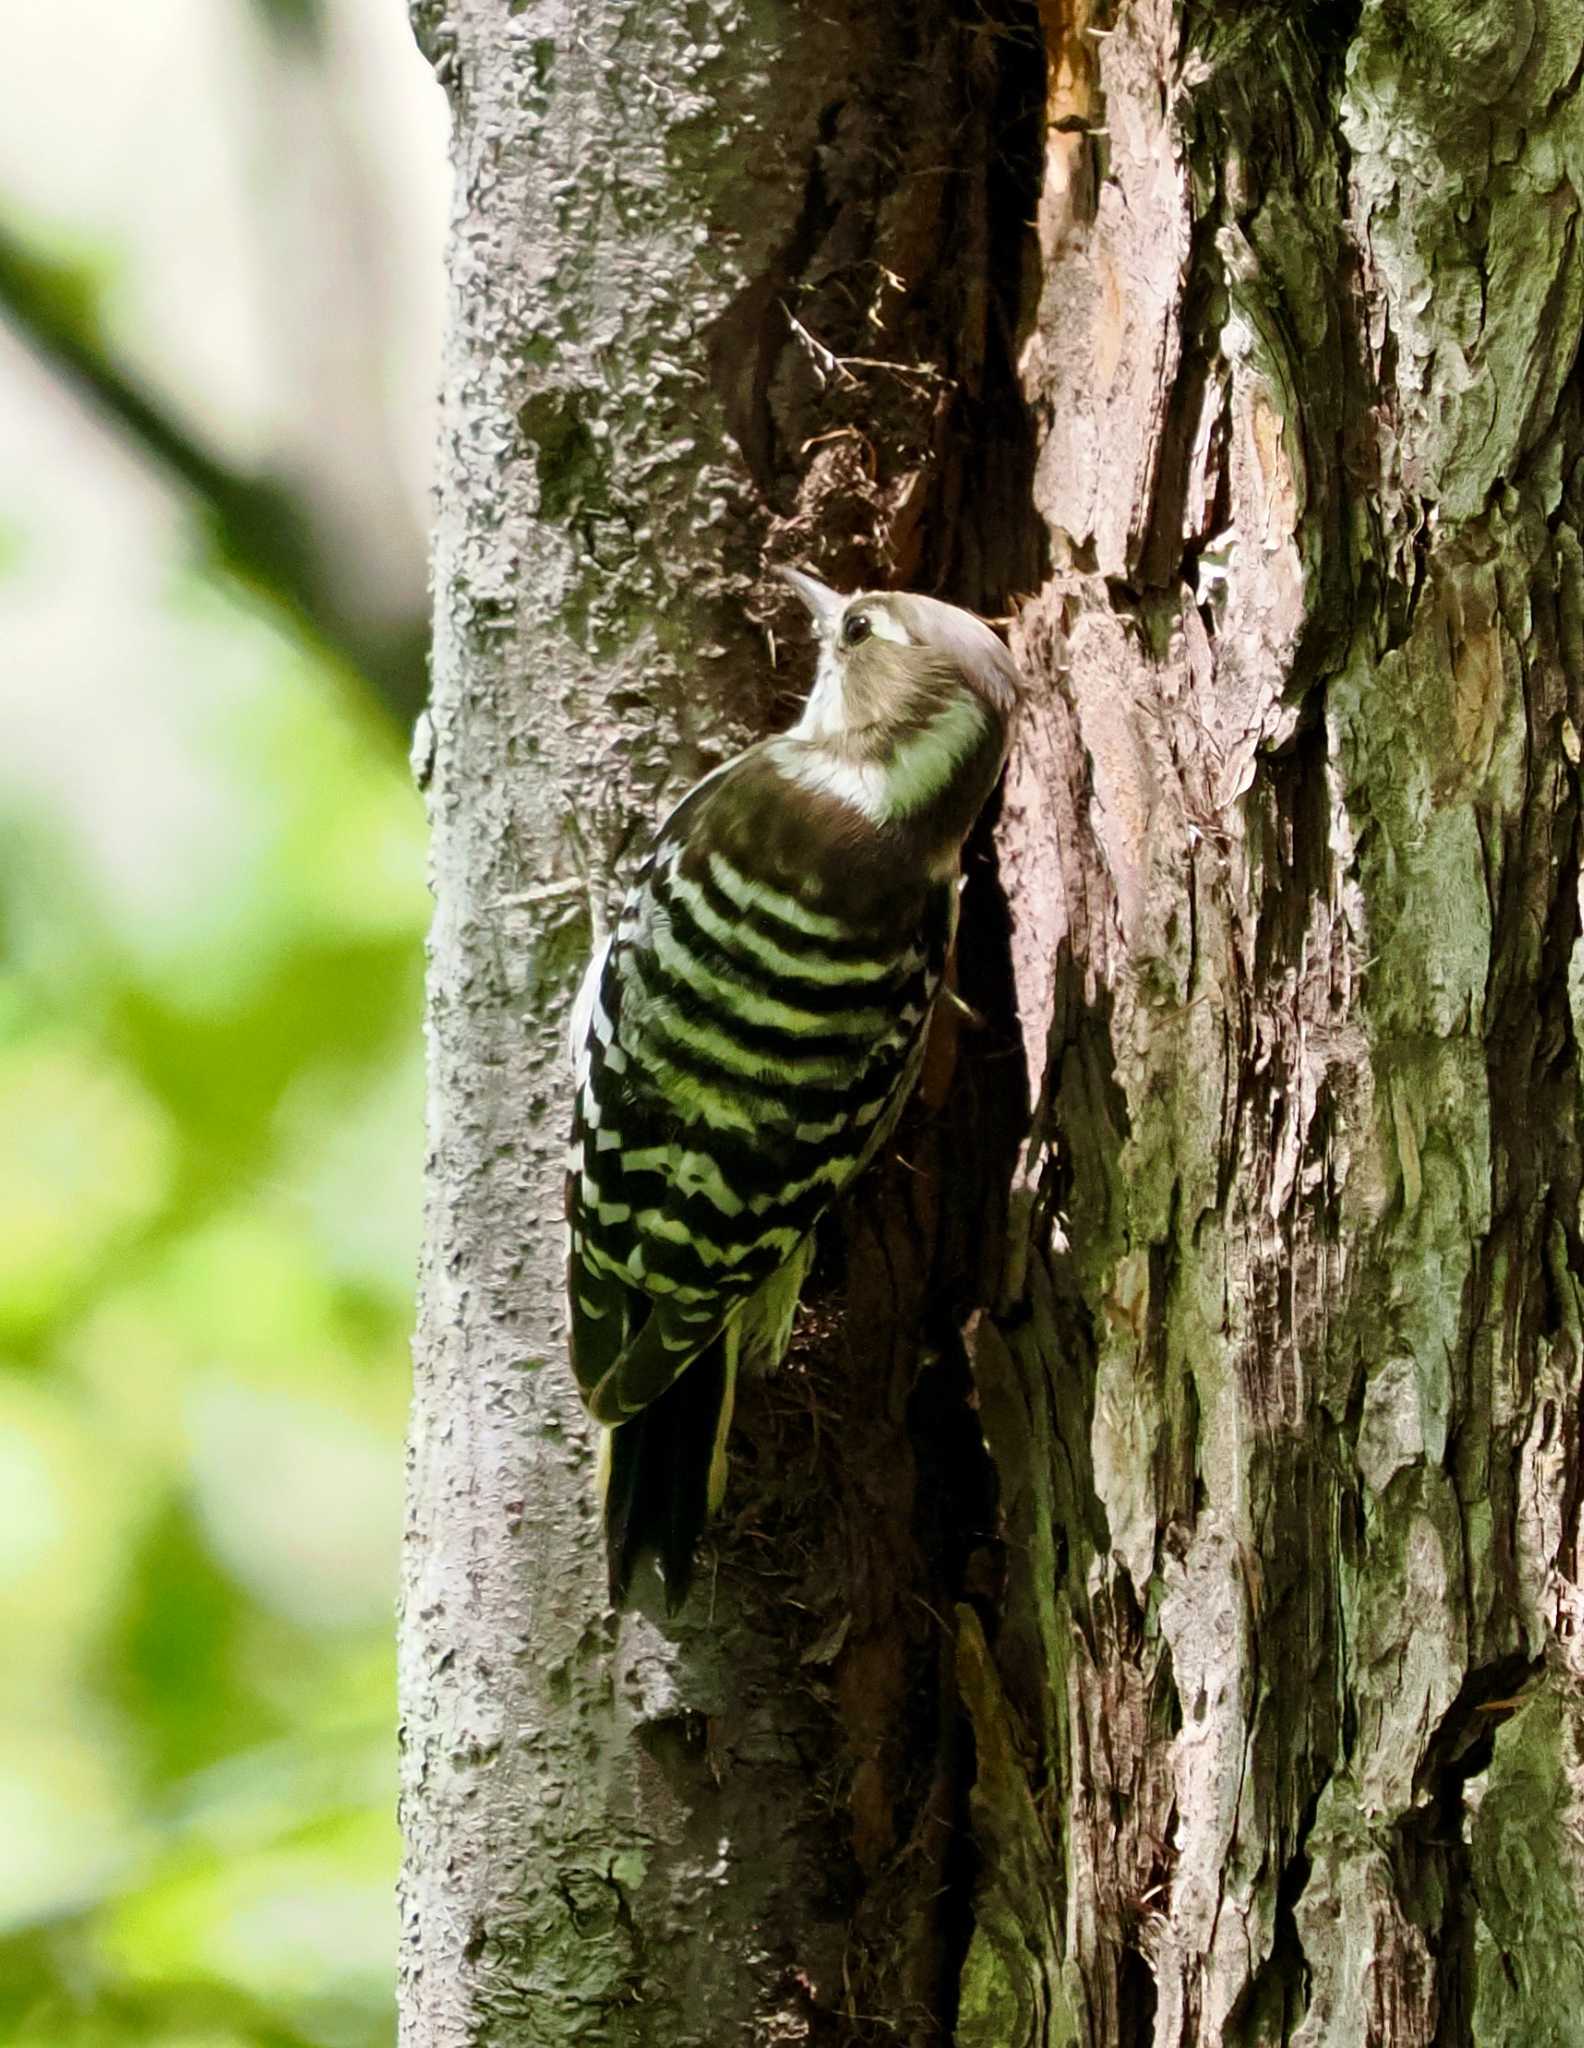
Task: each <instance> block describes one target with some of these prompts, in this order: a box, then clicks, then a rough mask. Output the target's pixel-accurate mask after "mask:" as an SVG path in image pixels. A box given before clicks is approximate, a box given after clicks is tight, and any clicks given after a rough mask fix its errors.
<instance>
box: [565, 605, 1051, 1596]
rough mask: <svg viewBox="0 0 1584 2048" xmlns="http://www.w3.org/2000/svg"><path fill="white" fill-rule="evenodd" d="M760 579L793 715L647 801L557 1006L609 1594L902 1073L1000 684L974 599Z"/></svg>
mask: <svg viewBox="0 0 1584 2048" xmlns="http://www.w3.org/2000/svg"><path fill="white" fill-rule="evenodd" d="M782 573H783V574H784V575H785V577H786V580H787V581H788V582H789V583H790V584H791V585H792V587H793V588H794V589H795V590H796V591H797V593H798V595H799V596H800V597H801V598H802V600H803V602H804V604H805V605H806V606H807V608H808V610H809V612H810V614H811V616H812V618H813V620H814V624H815V629H816V632H817V635H818V641H819V656H818V663H817V668H816V673H815V680H814V686H813V688H812V690H811V691H810V693H809V697H808V701H807V704H806V705H805V707H804V710H803V714H802V716H801V717H800V718H799V720H798V722H797V723H796V725H794V726H793V727H792V728H791V730H790V731H789V732H787V733H785V734H783V735H782V736H781V737H780V738H778V739H771V740H765V741H761V742H760V743H759V744H758V745H757V746H754V747H750V748H749V749H748V750H747V752H746V753H744V754H741V755H739V756H738V757H737V759H736V760H734V761H730V762H728V763H726V765H725V766H724V767H722V768H718V769H716V770H715V772H714V773H713V774H712V775H709V776H706V777H705V779H704V780H703V781H702V782H700V783H699V784H698V785H697V786H696V787H695V788H694V789H692V790H691V791H690V792H689V793H688V795H687V796H685V797H684V798H683V799H682V801H681V803H680V804H678V805H677V807H676V809H675V810H674V811H673V812H672V813H671V815H670V817H668V818H667V819H666V821H665V823H664V824H663V825H662V826H661V827H660V830H659V832H658V834H657V835H656V838H655V842H654V844H653V846H652V847H651V849H650V851H649V854H648V857H647V858H646V859H645V861H644V863H643V865H642V867H641V868H640V869H639V872H638V875H637V878H636V880H635V882H634V884H633V888H632V891H631V893H630V894H629V896H628V898H627V901H626V904H625V905H624V907H623V910H622V915H621V919H620V922H619V923H618V926H617V929H616V932H615V934H614V936H613V937H612V939H611V941H610V942H609V944H608V945H607V946H606V947H605V948H603V949H602V950H601V952H600V953H598V954H597V955H596V956H595V958H594V959H593V960H592V961H591V962H590V964H589V970H588V974H587V975H586V977H585V979H584V984H583V988H582V990H581V991H580V993H579V997H578V1001H577V1003H576V1005H575V1006H574V1012H573V1022H572V1041H573V1043H572V1051H573V1057H574V1060H575V1063H576V1069H577V1095H576V1102H575V1106H574V1113H573V1136H572V1148H571V1154H570V1157H569V1161H568V1169H569V1170H568V1178H567V1218H568V1226H569V1233H570V1249H569V1258H568V1295H569V1304H570V1329H571V1355H572V1366H573V1370H574V1372H575V1373H576V1375H577V1380H578V1385H579V1388H580V1389H581V1391H582V1394H583V1398H584V1401H585V1403H586V1404H587V1406H588V1408H589V1411H590V1413H591V1414H592V1415H593V1416H594V1417H595V1419H596V1420H597V1421H598V1422H600V1423H601V1424H603V1425H604V1426H605V1428H606V1431H607V1439H606V1442H605V1445H604V1455H603V1457H602V1459H601V1483H602V1486H603V1488H604V1503H605V1529H606V1542H607V1549H608V1555H609V1565H610V1591H611V1598H612V1600H613V1601H614V1602H616V1603H617V1604H620V1603H621V1602H622V1601H623V1600H625V1598H626V1597H627V1593H628V1590H629V1587H630V1584H631V1581H632V1576H633V1573H634V1571H635V1569H636V1567H637V1565H638V1564H639V1562H640V1561H641V1559H642V1558H643V1556H644V1555H645V1554H646V1553H648V1552H653V1553H655V1554H656V1555H657V1556H658V1558H659V1562H660V1567H661V1571H662V1573H663V1576H664V1580H665V1590H666V1599H667V1604H668V1605H669V1606H670V1607H671V1609H672V1610H673V1611H675V1609H676V1608H678V1607H679V1606H680V1605H681V1603H682V1601H683V1599H684V1598H685V1597H686V1593H687V1588H688V1584H689V1580H690V1577H691V1573H692V1568H693V1558H694V1552H695V1550H696V1547H697V1544H698V1540H699V1537H700V1535H701V1533H702V1531H703V1528H704V1525H705V1523H706V1522H707V1520H708V1518H709V1516H710V1515H711V1514H712V1513H713V1512H714V1511H715V1509H716V1508H717V1507H718V1506H719V1505H720V1501H721V1497H722V1495H723V1493H724V1489H725V1477H726V1455H725V1443H726V1434H727V1430H728V1428H729V1426H730V1420H731V1409H732V1400H733V1392H734V1388H735V1383H736V1376H737V1373H738V1371H739V1369H740V1368H741V1367H742V1366H743V1365H744V1364H753V1365H757V1366H773V1365H775V1364H776V1363H778V1362H779V1360H780V1357H781V1355H782V1353H783V1352H784V1351H785V1348H786V1344H787V1340H788V1336H789V1334H790V1330H791V1324H792V1316H793V1313H794V1311H795V1308H796V1305H797V1297H798V1293H799V1290H800V1289H801V1287H802V1283H803V1279H804V1277H805V1274H806V1272H807V1269H808V1262H809V1259H810V1256H811V1250H812V1231H813V1227H814V1224H815V1222H816V1221H817V1220H818V1217H819V1216H820V1214H821V1212H822V1211H823V1210H824V1209H825V1208H827V1207H828V1206H829V1204H830V1203H831V1202H833V1201H834V1200H835V1199H836V1198H837V1197H838V1196H839V1195H840V1194H842V1193H843V1192H845V1190H846V1189H847V1188H848V1187H849V1186H850V1185H851V1183H852V1182H853V1180H854V1179H855V1178H856V1177H857V1176H858V1174H859V1173H861V1172H862V1171H863V1168H864V1167H865V1166H866V1165H867V1163H868V1162H869V1160H870V1159H871V1158H872V1157H873V1156H874V1154H875V1152H876V1151H877V1150H878V1148H879V1147H880V1146H881V1145H882V1144H883V1143H884V1142H885V1140H886V1138H887V1136H888V1135H889V1133H890V1131H891V1130H892V1128H893V1127H894V1125H895V1123H896V1120H897V1117H898V1116H899V1115H900V1113H901V1110H902V1107H903V1105H904V1103H905V1102H906V1100H907V1097H908V1094H909V1092H910V1091H911V1089H912V1086H913V1083H914V1081H915V1079H916V1077H917V1073H918V1067H919V1062H920V1060H921V1058H922V1055H923V1049H924V1036H925V1030H926V1027H927V1025H928V1021H929V1013H930V1010H931V1007H932V1005H933V1004H934V1002H935V999H936V997H937V995H938V994H939V991H940V988H941V984H942V979H943V976H944V974H945V970H946V960H947V955H948V953H949V951H950V947H951V942H952V935H953V931H954V929H955V920H956V910H957V870H958V863H959V859H960V856H961V850H962V842H963V840H964V839H965V838H966V836H967V834H968V832H969V830H970V829H971V827H972V825H973V822H974V819H975V818H976V817H977V815H978V813H979V810H980V809H981V807H982V806H983V804H984V801H985V799H986V798H987V797H988V796H989V794H990V792H991V790H992V789H993V788H994V786H995V782H996V778H997V776H998V775H999V774H1000V771H1001V765H1002V762H1003V761H1004V760H1005V757H1006V750H1007V746H1008V743H1009V739H1010V732H1011V720H1012V715H1013V711H1014V708H1015V706H1016V702H1017V698H1018V694H1019V691H1020V687H1021V684H1020V679H1019V676H1018V672H1017V670H1016V668H1015V666H1014V665H1013V662H1012V659H1011V656H1010V655H1009V654H1008V653H1007V651H1006V649H1005V647H1004V646H1003V645H1002V644H1001V642H1000V641H999V640H998V639H997V638H996V636H995V634H994V633H992V632H991V631H990V629H989V627H987V626H986V625H984V624H983V623H982V621H980V620H978V619H976V618H974V617H973V615H972V614H971V613H968V612H964V611H959V610H958V609H957V608H956V607H955V606H953V605H947V604H942V603H941V602H939V601H938V600H937V599H935V598H930V597H921V596H916V595H908V594H903V593H895V592H882V591H867V592H861V593H859V594H858V595H856V596H852V597H843V596H841V595H840V594H839V593H837V592H836V591H833V590H830V589H828V588H827V587H826V586H825V585H824V584H823V583H820V582H818V581H817V580H816V579H815V578H814V577H812V576H809V575H806V574H805V573H804V572H803V571H801V570H786V571H783V572H782Z"/></svg>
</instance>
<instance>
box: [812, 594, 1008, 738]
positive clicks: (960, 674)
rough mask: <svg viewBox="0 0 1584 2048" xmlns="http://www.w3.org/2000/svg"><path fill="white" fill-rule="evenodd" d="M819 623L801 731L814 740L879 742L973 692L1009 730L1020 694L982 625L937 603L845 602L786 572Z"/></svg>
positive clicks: (873, 597) (868, 598)
mask: <svg viewBox="0 0 1584 2048" xmlns="http://www.w3.org/2000/svg"><path fill="white" fill-rule="evenodd" d="M779 573H780V574H781V576H782V577H783V578H784V579H785V580H786V582H788V583H789V584H790V585H791V586H792V588H793V589H794V590H795V591H796V592H797V594H798V596H799V597H800V598H801V599H802V600H803V602H804V604H805V605H806V606H807V607H808V610H809V614H810V616H811V617H812V618H813V621H814V627H815V631H816V634H817V636H818V641H819V662H818V666H817V668H816V670H815V675H814V687H813V689H812V690H811V691H810V692H809V699H808V704H807V706H806V707H805V709H804V713H803V716H802V718H801V719H800V720H799V722H798V725H797V728H796V729H797V731H798V733H799V734H800V735H802V736H803V737H805V738H808V739H827V740H834V739H838V738H842V737H846V736H851V737H853V738H857V737H858V736H859V735H860V734H861V733H863V732H865V731H870V730H872V731H873V732H874V734H875V737H876V738H877V740H878V739H879V738H881V737H882V736H883V735H884V734H885V733H886V732H887V731H889V730H892V729H894V728H895V727H897V726H899V725H903V726H905V725H910V724H916V723H918V722H919V721H920V720H921V719H924V718H927V717H929V716H931V715H933V714H934V713H935V712H937V711H939V710H941V709H944V708H946V707H947V705H948V704H949V701H950V699H951V697H952V696H953V695H956V694H958V693H961V692H966V693H968V694H969V696H970V697H971V698H972V699H974V700H977V703H978V704H979V705H980V706H982V708H983V710H984V711H985V713H986V714H988V718H989V721H990V722H991V723H993V724H994V725H995V726H998V727H1000V728H1001V729H1002V730H1005V729H1006V728H1007V726H1008V725H1009V723H1010V720H1011V717H1012V713H1013V710H1014V709H1015V707H1016V704H1017V701H1018V698H1019V696H1020V695H1021V693H1022V687H1023V685H1022V678H1021V677H1020V676H1019V674H1018V670H1017V666H1016V664H1015V663H1014V662H1013V659H1012V657H1011V655H1010V654H1009V653H1008V652H1007V650H1006V648H1005V647H1004V646H1003V645H1002V644H1001V642H1000V641H999V640H998V639H997V638H996V636H995V634H994V633H992V632H991V630H990V628H989V627H988V626H987V625H986V624H985V623H984V621H983V620H982V619H976V618H975V617H974V615H973V613H972V612H965V611H961V610H959V608H958V607H957V606H956V605H954V604H942V603H941V601H940V599H939V598H935V597H919V596H915V595H913V594H912V593H910V592H906V591H891V590H860V591H858V592H857V593H856V594H855V595H853V596H850V597H844V596H843V595H842V594H841V592H840V591H836V590H832V589H830V588H829V587H828V586H827V585H826V584H823V583H821V582H820V581H819V580H818V578H816V577H813V576H810V575H808V574H806V573H805V571H803V570H802V569H782V570H781V571H780V572H779Z"/></svg>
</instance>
